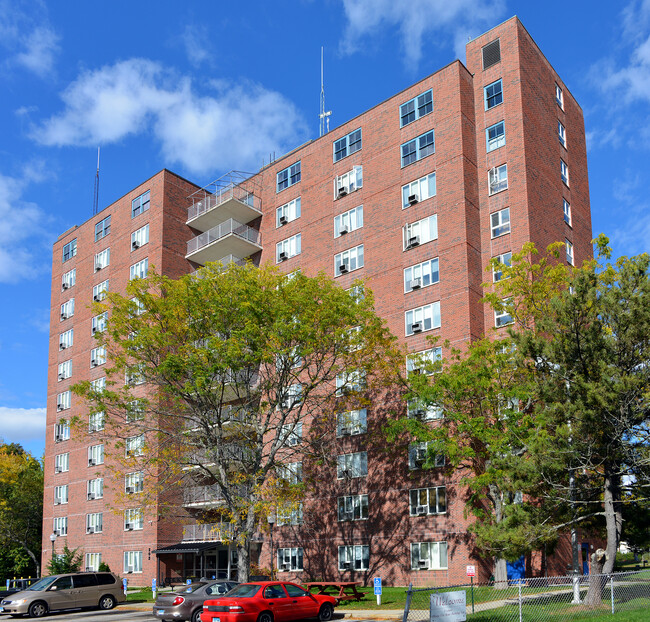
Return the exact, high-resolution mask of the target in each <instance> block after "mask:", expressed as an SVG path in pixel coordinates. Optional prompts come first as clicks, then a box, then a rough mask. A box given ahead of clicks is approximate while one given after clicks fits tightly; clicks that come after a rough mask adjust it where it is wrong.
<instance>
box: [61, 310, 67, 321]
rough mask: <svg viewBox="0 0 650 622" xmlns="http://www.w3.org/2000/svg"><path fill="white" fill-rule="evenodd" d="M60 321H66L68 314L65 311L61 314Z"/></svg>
mask: <svg viewBox="0 0 650 622" xmlns="http://www.w3.org/2000/svg"><path fill="white" fill-rule="evenodd" d="M61 319H62V320H67V319H68V314H67V313H66V312H65V311H64V312H63V313H62V314H61Z"/></svg>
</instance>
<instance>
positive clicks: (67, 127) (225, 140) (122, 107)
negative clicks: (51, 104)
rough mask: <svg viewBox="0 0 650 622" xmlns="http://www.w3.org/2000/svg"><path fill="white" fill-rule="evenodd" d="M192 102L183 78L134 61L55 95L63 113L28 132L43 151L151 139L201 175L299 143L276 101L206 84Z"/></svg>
mask: <svg viewBox="0 0 650 622" xmlns="http://www.w3.org/2000/svg"><path fill="white" fill-rule="evenodd" d="M205 88H207V89H209V94H208V95H198V94H197V93H196V92H195V91H194V89H193V87H192V83H191V80H190V78H188V77H183V76H180V77H179V76H176V75H175V74H174V72H173V71H172V70H170V69H169V68H168V67H164V66H163V65H161V64H159V63H156V62H153V61H151V60H147V59H141V58H134V59H130V60H126V61H122V62H119V63H116V64H114V65H107V66H105V67H102V68H101V69H97V70H95V71H90V72H86V73H83V74H82V75H80V76H79V77H78V78H77V79H76V80H75V81H74V82H73V83H72V84H70V85H69V86H68V88H67V89H66V90H65V91H64V92H63V94H62V96H61V97H62V99H63V102H64V110H63V111H62V112H61V113H60V114H58V115H55V116H53V117H51V118H50V119H48V120H46V121H45V122H44V123H43V124H42V125H41V126H40V127H38V128H34V129H33V130H32V138H34V139H35V140H36V141H38V142H40V143H43V144H46V145H58V146H62V145H97V144H106V143H111V142H116V141H119V140H122V139H123V138H126V137H128V136H131V135H135V134H140V133H144V132H147V131H152V132H153V134H154V136H155V138H156V139H157V140H158V141H159V142H160V146H161V151H162V153H163V155H164V156H165V158H167V160H168V161H169V162H170V163H174V162H180V163H181V164H182V165H184V166H185V167H187V169H189V170H190V171H191V172H193V173H197V174H201V173H207V172H209V171H214V170H216V169H236V168H237V169H244V170H245V169H252V168H256V167H258V166H260V165H261V164H262V160H263V158H264V157H265V156H268V154H269V153H270V152H273V151H275V152H278V153H282V152H283V151H286V150H287V149H290V148H293V147H295V146H296V145H298V144H299V143H300V142H302V141H303V140H304V138H305V136H306V134H307V129H306V125H305V122H304V120H303V118H302V116H301V114H300V113H299V112H298V110H297V109H296V107H295V106H294V105H293V104H292V103H291V102H290V101H289V100H287V99H286V98H285V97H283V96H282V95H281V94H279V93H277V92H274V91H269V90H268V89H265V88H264V87H262V86H260V85H257V84H253V83H248V82H240V83H239V84H233V83H230V82H225V81H213V82H211V83H208V84H207V85H205Z"/></svg>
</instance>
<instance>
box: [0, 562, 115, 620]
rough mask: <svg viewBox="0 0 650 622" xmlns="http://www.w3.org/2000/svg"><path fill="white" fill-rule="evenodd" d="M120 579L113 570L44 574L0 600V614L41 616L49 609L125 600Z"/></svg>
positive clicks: (109, 605) (103, 605)
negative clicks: (27, 585)
mask: <svg viewBox="0 0 650 622" xmlns="http://www.w3.org/2000/svg"><path fill="white" fill-rule="evenodd" d="M124 600H125V597H124V593H123V592H122V585H121V583H120V580H119V579H118V578H117V577H116V576H115V575H114V574H113V573H112V572H75V573H71V574H59V575H52V576H51V577H43V578H42V579H39V580H38V581H36V583H34V584H32V585H30V586H29V587H28V588H27V589H25V590H23V591H22V592H17V593H16V594H12V595H11V596H9V597H8V598H5V599H4V600H2V601H1V602H0V614H2V613H8V614H10V615H21V614H25V613H26V614H28V615H29V617H30V618H40V617H42V616H44V615H46V614H47V613H48V612H50V611H57V610H61V609H78V608H80V607H98V608H99V609H112V608H113V607H115V605H117V604H118V603H122V602H124Z"/></svg>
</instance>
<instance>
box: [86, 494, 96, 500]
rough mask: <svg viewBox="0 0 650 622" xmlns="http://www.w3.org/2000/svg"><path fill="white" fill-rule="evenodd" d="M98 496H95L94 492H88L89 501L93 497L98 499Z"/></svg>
mask: <svg viewBox="0 0 650 622" xmlns="http://www.w3.org/2000/svg"><path fill="white" fill-rule="evenodd" d="M96 498H97V497H96V496H95V493H94V492H89V493H88V501H92V500H93V499H96Z"/></svg>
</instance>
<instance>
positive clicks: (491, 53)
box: [482, 39, 501, 70]
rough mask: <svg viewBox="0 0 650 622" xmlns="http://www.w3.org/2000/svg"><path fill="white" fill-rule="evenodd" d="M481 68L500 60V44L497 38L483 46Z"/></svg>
mask: <svg viewBox="0 0 650 622" xmlns="http://www.w3.org/2000/svg"><path fill="white" fill-rule="evenodd" d="M482 51H483V69H484V70H485V69H487V68H488V67H492V65H496V64H497V63H500V62H501V44H500V43H499V39H497V40H496V41H492V42H491V43H488V44H487V45H485V46H483V50H482Z"/></svg>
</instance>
